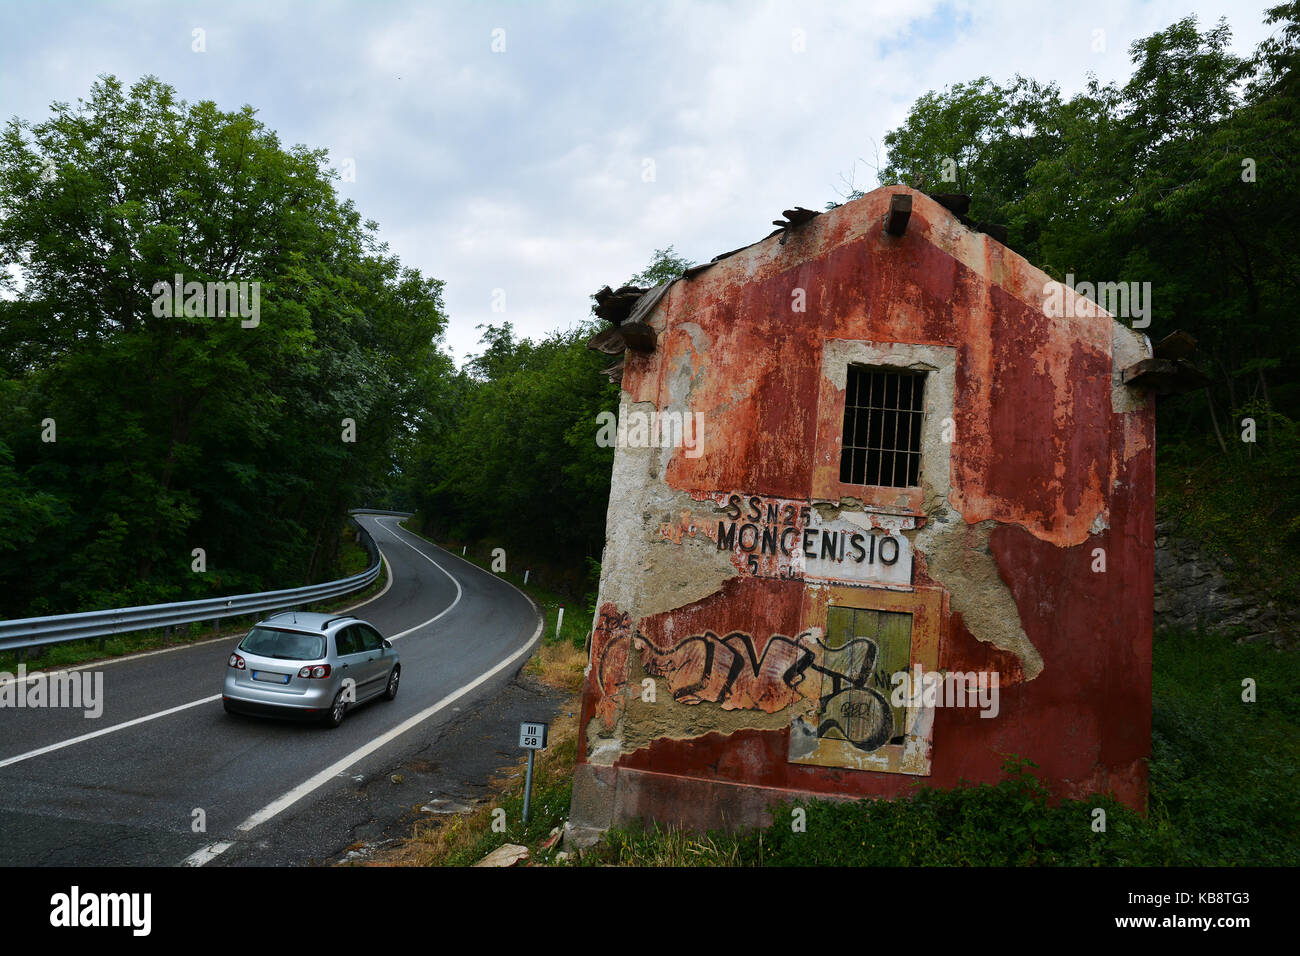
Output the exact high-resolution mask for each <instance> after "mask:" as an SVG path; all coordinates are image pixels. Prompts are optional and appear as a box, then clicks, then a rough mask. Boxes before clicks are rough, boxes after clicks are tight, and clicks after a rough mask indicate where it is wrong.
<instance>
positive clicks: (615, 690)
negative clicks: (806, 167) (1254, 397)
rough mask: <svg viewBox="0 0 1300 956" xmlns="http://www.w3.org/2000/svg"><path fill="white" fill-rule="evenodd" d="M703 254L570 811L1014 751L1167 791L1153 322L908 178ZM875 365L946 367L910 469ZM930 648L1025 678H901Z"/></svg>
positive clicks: (657, 807)
mask: <svg viewBox="0 0 1300 956" xmlns="http://www.w3.org/2000/svg"><path fill="white" fill-rule="evenodd" d="M896 195H906V196H910V199H911V213H910V219H909V220H907V222H906V226H905V230H904V231H903V233H902V235H891V234H889V233H888V232H887V231H886V229H885V223H886V220H887V219H888V217H889V214H890V208H891V197H894V196H896ZM692 273H693V274H692V275H691V276H690V277H689V278H683V279H681V280H678V281H677V282H675V283H674V284H673V285H671V286H670V287H669V288H668V289H667V291H666V293H664V294H663V295H662V296H661V297H660V298H658V301H657V303H656V304H655V305H654V307H653V309H652V310H651V311H650V312H649V314H648V315H646V316H644V323H645V325H648V326H649V328H650V329H651V330H653V336H652V342H651V344H650V345H649V347H645V346H643V347H642V348H641V349H640V350H637V349H629V350H628V351H627V353H626V359H625V365H624V369H623V374H622V389H623V402H624V405H623V409H622V414H621V419H622V420H621V422H620V428H621V430H622V434H621V435H620V441H619V444H618V447H617V450H616V453H615V461H614V471H613V485H612V490H611V494H610V502H609V513H608V520H607V541H606V549H605V556H604V564H603V573H602V577H601V583H600V594H599V599H598V603H599V608H600V610H599V612H598V615H597V619H596V621H595V622H594V627H593V632H592V638H591V643H590V656H589V667H588V673H587V679H586V686H585V691H584V696H583V710H582V738H581V740H580V742H579V760H580V765H579V767H578V770H577V774H576V777H575V784H574V798H573V808H572V814H571V821H570V826H571V832H572V833H573V834H574V835H575V836H576V837H577V838H578V839H581V838H582V837H583V836H584V835H585V836H588V837H589V836H591V835H592V834H594V833H595V832H597V831H599V830H601V829H604V828H606V827H608V826H610V825H612V824H617V823H621V822H624V821H627V820H630V819H633V818H637V817H641V818H645V819H654V820H659V821H664V822H673V823H683V824H686V825H689V826H693V827H697V828H707V827H715V826H723V825H730V826H744V825H751V824H756V823H762V822H765V820H766V819H767V817H766V809H765V808H766V807H767V806H768V805H769V804H770V803H772V802H775V801H778V800H781V799H786V798H790V797H794V796H807V795H819V796H829V797H866V796H885V797H890V796H896V795H900V794H905V793H907V792H909V790H911V789H912V788H913V787H914V785H915V784H917V783H925V784H928V785H931V786H940V787H947V786H957V785H959V783H960V782H961V781H963V780H964V781H968V782H972V783H977V782H982V781H996V780H997V779H999V777H1000V768H1001V766H1002V763H1003V761H1004V759H1005V757H1006V756H1007V755H1010V754H1018V755H1020V756H1022V757H1028V758H1031V759H1032V760H1034V761H1035V762H1036V763H1038V764H1039V766H1040V768H1041V772H1042V773H1043V775H1044V776H1045V778H1046V779H1047V780H1048V781H1049V782H1050V783H1051V785H1052V786H1053V788H1054V790H1055V792H1056V793H1057V794H1059V795H1061V796H1081V795H1084V794H1087V793H1091V792H1096V791H1107V790H1109V791H1113V792H1114V793H1115V794H1116V796H1118V797H1119V799H1121V800H1122V801H1124V802H1125V803H1128V804H1130V805H1132V806H1134V807H1142V806H1144V803H1145V798H1146V783H1147V777H1146V773H1147V771H1146V757H1147V755H1148V749H1149V740H1150V690H1151V681H1150V677H1151V625H1152V563H1153V494H1154V493H1153V480H1154V474H1153V469H1154V464H1153V461H1154V458H1153V451H1154V404H1153V402H1152V400H1151V399H1150V398H1149V397H1147V396H1146V395H1144V394H1143V393H1142V392H1140V391H1137V390H1135V389H1133V388H1132V387H1130V386H1126V385H1124V384H1123V382H1122V376H1121V373H1122V371H1123V370H1124V369H1125V368H1127V367H1129V366H1132V365H1134V364H1135V363H1137V362H1139V361H1141V360H1142V359H1144V358H1146V357H1147V356H1148V355H1149V352H1148V346H1147V344H1146V342H1145V340H1144V339H1143V337H1142V336H1140V335H1138V334H1137V333H1135V332H1133V331H1131V330H1130V329H1129V328H1127V327H1126V326H1124V325H1122V324H1121V323H1120V322H1119V321H1117V320H1115V319H1112V318H1111V317H1110V316H1109V315H1108V314H1106V313H1104V312H1102V311H1101V310H1100V309H1098V308H1097V307H1095V306H1094V305H1093V304H1092V303H1091V302H1089V301H1087V300H1085V299H1082V298H1076V297H1075V296H1074V293H1073V292H1071V291H1066V292H1065V293H1064V294H1065V296H1066V299H1067V302H1066V305H1067V308H1066V309H1065V316H1064V317H1055V316H1054V315H1053V314H1051V313H1052V311H1053V310H1051V309H1049V308H1047V305H1046V302H1045V299H1046V287H1047V283H1048V282H1049V281H1050V277H1049V276H1047V275H1046V274H1045V273H1043V272H1041V271H1040V270H1038V269H1036V268H1035V267H1033V266H1032V265H1030V264H1029V263H1028V262H1026V261H1025V260H1024V259H1023V258H1022V257H1020V256H1018V255H1017V254H1015V253H1014V252H1012V251H1011V250H1009V249H1007V248H1006V247H1005V246H1003V245H1001V244H1000V243H998V242H996V241H994V240H993V239H991V238H990V237H988V236H986V235H984V234H982V233H979V232H976V231H973V230H971V229H968V228H967V227H966V226H965V225H963V224H962V223H961V222H960V221H959V220H958V218H957V217H956V216H955V215H954V214H953V213H951V212H950V211H949V210H948V209H946V208H944V206H942V205H940V204H939V203H937V202H936V201H934V200H933V199H931V198H929V197H927V196H925V195H924V194H922V193H919V192H915V191H912V190H908V189H906V188H905V187H888V188H884V189H880V190H877V191H875V192H873V193H871V194H869V195H867V196H866V197H864V198H862V199H860V200H857V201H855V202H851V203H848V204H846V205H844V206H841V207H839V208H837V209H834V210H832V211H830V212H827V213H825V214H822V215H819V216H816V217H815V218H811V219H809V220H808V221H806V222H801V223H799V224H798V225H794V226H791V227H790V228H788V229H787V230H785V232H783V233H782V234H781V236H780V237H779V238H778V237H777V236H772V237H769V238H768V239H766V240H764V241H762V242H759V243H756V244H755V245H752V246H750V247H748V248H746V249H743V250H741V251H739V252H737V253H735V254H733V255H730V256H729V257H726V258H724V259H722V260H721V261H718V262H716V264H714V265H713V266H711V267H709V268H707V269H705V270H703V271H699V272H698V273H696V272H695V270H692ZM1057 311H1059V310H1057ZM851 370H857V371H851ZM868 373H879V374H880V375H881V381H885V380H886V379H887V378H888V377H889V376H891V375H892V376H895V377H894V378H893V379H892V380H891V381H894V382H899V381H903V379H904V378H905V379H906V382H905V384H906V388H907V392H908V395H909V396H910V395H911V394H912V392H913V389H915V391H916V394H917V395H919V396H921V397H922V398H923V401H921V400H920V399H918V401H917V404H918V406H919V413H918V414H912V413H910V412H909V413H906V414H904V413H902V412H894V413H893V414H894V417H893V418H888V419H885V420H886V421H891V422H893V423H894V427H895V430H896V431H897V430H898V428H899V424H898V423H899V422H900V421H903V420H904V419H905V420H906V421H907V422H908V424H909V427H910V426H911V425H912V424H913V423H915V424H916V426H917V427H918V428H919V435H916V436H915V437H914V438H912V439H911V441H912V444H911V446H910V447H911V449H912V457H913V458H914V459H916V460H917V463H918V465H919V467H918V468H916V469H915V471H914V474H913V475H911V476H909V475H908V474H907V473H906V469H905V468H904V470H903V472H902V476H903V477H902V479H901V480H895V481H894V482H893V484H889V483H888V482H886V483H884V484H871V483H870V478H866V479H861V478H860V480H858V481H856V482H854V481H846V480H844V479H845V478H846V476H847V477H849V478H852V477H854V475H853V473H852V472H851V471H848V470H844V469H847V468H848V465H844V469H842V459H843V456H844V454H845V450H844V447H843V444H844V443H845V442H846V441H847V440H848V439H847V438H846V436H847V435H848V434H849V432H848V428H849V423H848V422H847V420H846V401H848V402H850V403H851V405H852V406H853V408H854V409H855V411H854V413H853V414H854V415H859V414H861V415H864V416H865V415H867V414H874V413H876V411H875V410H873V406H874V405H875V401H874V400H873V401H864V400H862V399H861V398H860V397H858V394H857V393H860V392H861V390H862V389H863V388H864V387H865V386H863V385H862V384H861V382H863V381H865V380H866V379H864V378H863V377H862V376H864V375H866V374H868ZM851 375H852V376H856V377H854V378H853V381H854V382H855V383H857V384H853V385H852V386H850V376H851ZM899 376H901V377H899ZM892 387H893V388H894V389H895V390H894V392H893V393H892V394H893V398H889V399H887V400H886V399H882V401H887V402H893V403H894V404H895V405H897V404H898V403H899V402H900V401H905V400H910V399H903V398H902V397H901V395H902V392H901V389H903V387H904V385H898V384H895V385H894V386H892ZM850 388H852V389H853V390H855V394H854V395H850V394H849V391H850ZM882 388H883V386H882ZM880 394H881V395H885V394H886V393H885V392H883V391H882V392H881V393H880ZM859 406H860V407H861V411H858V410H857V409H858V408H859ZM644 413H654V414H655V416H658V418H657V419H652V420H651V422H652V426H653V424H654V423H655V422H656V421H657V422H659V423H662V422H663V421H664V420H665V417H666V419H667V420H669V421H672V422H674V423H676V422H677V421H684V422H686V423H687V426H688V429H687V435H686V440H685V441H684V442H683V441H677V440H676V438H677V436H670V437H667V439H666V440H661V441H655V437H656V434H655V429H654V428H653V427H651V429H650V432H649V434H648V435H646V434H645V433H644V432H642V431H641V430H639V424H640V423H643V422H645V421H646V420H647V417H648V416H647V415H645V414H644ZM665 413H666V416H665ZM881 414H885V413H881ZM854 420H855V421H858V420H861V421H866V420H867V419H866V418H865V417H864V418H862V419H854ZM693 422H694V423H698V424H697V426H696V427H697V429H698V433H696V432H695V431H692V430H691V429H690V428H689V426H690V424H691V423H693ZM877 430H879V426H877ZM868 431H870V429H869V428H868ZM872 434H875V433H872ZM660 437H661V438H663V437H664V436H660ZM647 439H648V440H647ZM874 440H876V439H874V438H873V441H874ZM857 441H858V439H857V438H854V439H853V442H857ZM863 444H864V445H869V444H870V442H866V441H863ZM656 445H659V446H660V447H655V446H656ZM864 454H867V452H864ZM899 455H900V456H901V455H902V453H901V452H900V453H899ZM866 460H867V461H868V463H869V464H870V462H871V461H872V459H866ZM898 460H900V461H902V460H903V459H902V458H901V457H900V458H899V459H898ZM875 461H877V462H879V459H875ZM897 474H899V473H898V472H895V475H897ZM876 477H877V478H878V477H879V471H878V473H877V475H876ZM900 671H902V672H908V673H910V674H913V675H916V674H918V673H920V674H924V673H928V672H939V674H940V676H942V675H944V674H949V675H959V676H960V675H963V674H964V675H967V676H969V678H970V680H972V681H974V680H976V678H977V676H978V675H984V676H983V677H982V678H980V679H986V678H987V680H988V685H987V686H986V689H988V688H991V690H989V693H990V694H991V695H992V696H993V697H994V698H995V699H996V706H995V707H994V706H991V705H990V704H989V702H988V699H987V696H986V697H985V698H978V696H977V695H976V694H975V693H973V692H972V693H971V694H970V696H969V697H963V698H962V699H961V700H960V701H958V700H955V698H954V697H953V696H952V695H951V694H950V696H949V698H948V699H946V700H945V698H944V697H943V694H942V692H940V694H939V696H938V698H937V699H929V698H926V697H924V696H922V695H920V694H917V695H916V696H915V697H912V698H906V697H905V698H904V700H903V702H902V704H901V705H900V704H899V702H898V699H897V698H896V697H894V698H891V693H890V689H891V686H897V680H896V679H895V678H894V677H893V675H894V674H896V673H898V672H900ZM993 681H996V684H993V683H992V682H993ZM891 682H892V683H891ZM977 700H983V702H984V703H983V705H982V706H974V704H975V702H976V701H977ZM954 704H959V705H954ZM990 711H995V713H990Z"/></svg>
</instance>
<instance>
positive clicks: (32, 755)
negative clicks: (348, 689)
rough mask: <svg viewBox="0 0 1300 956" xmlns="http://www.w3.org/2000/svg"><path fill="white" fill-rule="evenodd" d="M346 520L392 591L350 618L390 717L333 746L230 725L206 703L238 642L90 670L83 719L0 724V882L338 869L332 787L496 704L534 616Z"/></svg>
mask: <svg viewBox="0 0 1300 956" xmlns="http://www.w3.org/2000/svg"><path fill="white" fill-rule="evenodd" d="M360 520H361V521H362V522H363V523H364V524H365V525H366V527H367V530H369V531H370V532H371V534H372V535H373V536H374V538H375V541H376V543H377V544H378V545H379V547H380V550H381V551H382V553H383V555H384V557H385V558H386V559H387V561H388V564H389V570H390V574H389V579H390V584H389V586H388V587H387V589H386V590H385V591H383V592H382V593H381V594H379V595H377V596H375V597H373V598H371V599H370V600H368V601H367V602H365V603H364V604H362V605H359V606H356V607H354V608H352V609H351V613H354V614H356V615H357V616H358V617H360V618H362V619H364V620H368V621H370V622H371V623H372V624H374V625H375V626H376V627H378V628H379V630H380V631H381V633H383V634H384V636H385V637H388V638H390V639H392V640H394V642H395V645H396V647H397V650H398V651H399V652H400V654H401V660H402V683H401V688H400V690H399V692H398V695H397V699H396V700H394V701H391V702H390V701H385V700H383V699H377V700H375V701H373V702H370V703H367V704H364V705H362V706H360V707H358V708H356V709H355V710H353V711H351V712H350V713H349V714H348V716H347V719H346V720H344V722H343V725H342V726H341V727H339V728H338V729H336V730H329V729H326V728H323V727H319V726H316V725H313V724H302V723H297V722H289V721H279V720H267V719H259V718H253V717H243V716H235V715H229V714H227V713H226V712H225V711H224V710H223V708H222V706H221V696H220V695H221V686H222V681H223V680H224V677H225V668H226V659H227V658H228V657H229V655H230V652H231V650H232V649H233V648H234V646H235V645H236V644H237V643H238V642H239V638H237V637H231V638H225V639H221V640H217V641H209V642H207V643H203V644H199V645H194V646H187V647H184V648H181V649H172V650H166V651H163V652H154V653H150V654H146V655H142V656H139V657H136V658H133V659H122V660H118V661H112V662H101V663H98V664H93V665H89V666H88V667H86V668H85V669H83V670H81V671H79V672H80V673H92V674H93V673H96V672H98V673H100V674H102V680H103V696H102V699H103V713H102V715H101V716H99V717H97V718H91V717H87V716H85V714H84V712H83V710H74V709H69V708H39V709H38V708H15V707H5V708H0V864H4V865H28V866H38V865H39V866H44V865H48V866H56V865H63V866H121V865H164V866H170V865H176V864H182V863H184V864H186V865H231V864H236V865H238V864H254V865H255V864H258V863H272V862H277V861H278V860H282V859H285V858H293V859H302V858H311V857H314V858H317V859H323V858H325V857H327V856H329V855H330V853H331V852H333V851H335V850H336V849H337V843H338V840H339V834H340V833H346V832H347V830H348V829H349V827H352V826H355V825H356V823H357V821H354V820H349V819H348V818H347V809H346V806H345V805H346V804H347V801H346V800H344V799H342V795H343V793H344V792H345V790H346V788H347V785H348V784H349V783H351V782H352V781H354V780H357V779H361V778H364V777H365V776H366V775H373V774H377V773H379V772H380V771H381V770H382V769H383V768H384V767H386V766H391V765H393V764H394V763H398V762H400V761H401V760H402V759H403V758H404V757H405V756H407V755H410V754H413V753H415V752H416V751H418V750H420V749H421V748H422V747H423V746H424V745H425V744H426V743H427V742H428V740H429V739H430V737H431V735H435V734H436V733H438V731H439V729H440V728H441V727H442V726H443V725H444V724H446V723H447V722H448V721H451V720H454V719H455V718H456V717H457V716H458V715H459V713H460V712H461V711H462V710H465V709H468V707H469V706H471V705H472V704H474V703H476V702H480V701H483V700H485V699H487V698H489V697H491V695H493V694H494V693H496V692H498V691H500V690H501V689H502V688H503V687H504V686H505V685H506V684H507V683H508V682H509V681H510V679H511V677H512V676H513V675H514V674H515V673H516V672H518V670H519V668H520V667H522V666H523V664H524V662H525V661H526V660H527V657H528V653H527V649H528V648H530V647H531V646H532V645H533V643H534V642H535V640H536V638H537V637H538V636H539V635H540V632H541V621H540V619H539V617H538V615H537V611H536V610H535V608H534V607H533V605H532V603H531V602H530V601H529V600H528V599H527V598H526V597H524V595H523V594H521V593H520V592H519V591H517V590H516V589H515V588H513V587H511V586H510V585H509V584H507V583H506V582H504V581H502V580H500V579H499V578H497V577H496V576H495V575H493V574H490V573H489V572H487V571H484V570H482V569H481V568H479V567H477V566H476V565H473V564H470V563H469V562H467V561H464V560H463V559H461V558H460V557H459V556H458V555H453V554H451V553H449V552H447V551H444V550H443V549H441V548H438V547H436V546H435V545H432V544H429V543H428V542H426V541H424V540H423V539H421V538H419V537H417V536H415V535H413V534H411V533H410V532H407V531H405V530H403V529H401V528H399V527H397V526H396V525H397V522H398V521H400V520H401V519H400V518H392V517H382V518H381V517H376V516H361V518H360ZM87 735H93V736H90V737H88V738H87ZM79 738H87V739H79ZM196 811H202V813H201V814H199V813H196ZM200 819H201V820H202V822H203V825H204V829H203V830H202V831H197V832H196V821H197V820H200ZM306 822H310V824H311V825H309V826H307V825H304V824H305V823H306ZM288 841H291V845H283V844H285V843H286V842H288Z"/></svg>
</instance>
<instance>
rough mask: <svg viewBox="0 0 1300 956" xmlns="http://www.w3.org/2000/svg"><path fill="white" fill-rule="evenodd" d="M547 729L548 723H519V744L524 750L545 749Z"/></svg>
mask: <svg viewBox="0 0 1300 956" xmlns="http://www.w3.org/2000/svg"><path fill="white" fill-rule="evenodd" d="M546 730H547V725H546V724H541V723H526V724H520V725H519V746H520V747H521V748H523V749H524V750H545V749H546Z"/></svg>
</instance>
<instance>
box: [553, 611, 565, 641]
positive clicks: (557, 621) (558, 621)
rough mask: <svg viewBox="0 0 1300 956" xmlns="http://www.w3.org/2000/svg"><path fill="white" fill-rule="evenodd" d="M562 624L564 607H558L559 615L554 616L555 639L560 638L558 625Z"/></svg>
mask: <svg viewBox="0 0 1300 956" xmlns="http://www.w3.org/2000/svg"><path fill="white" fill-rule="evenodd" d="M563 623H564V605H563V604H561V605H560V613H559V614H557V615H555V637H556V639H557V640H558V639H559V637H560V625H561V624H563Z"/></svg>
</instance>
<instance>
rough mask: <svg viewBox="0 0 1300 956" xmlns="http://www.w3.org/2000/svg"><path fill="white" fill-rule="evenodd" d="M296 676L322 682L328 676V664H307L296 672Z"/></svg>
mask: <svg viewBox="0 0 1300 956" xmlns="http://www.w3.org/2000/svg"><path fill="white" fill-rule="evenodd" d="M298 676H299V677H307V678H313V679H315V680H323V679H325V678H326V677H329V676H330V666H329V665H328V664H307V665H305V666H304V667H303V668H302V669H301V670H300V671H298Z"/></svg>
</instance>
